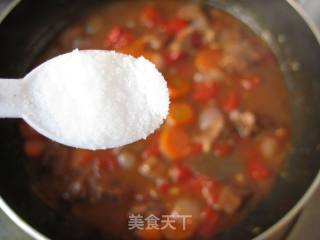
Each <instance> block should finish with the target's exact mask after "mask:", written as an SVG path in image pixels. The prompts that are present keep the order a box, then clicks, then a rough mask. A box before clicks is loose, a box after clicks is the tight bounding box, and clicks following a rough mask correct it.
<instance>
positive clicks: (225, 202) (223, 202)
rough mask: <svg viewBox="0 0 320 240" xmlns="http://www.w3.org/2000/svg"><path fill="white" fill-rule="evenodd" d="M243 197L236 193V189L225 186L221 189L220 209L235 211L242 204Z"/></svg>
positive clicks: (229, 211)
mask: <svg viewBox="0 0 320 240" xmlns="http://www.w3.org/2000/svg"><path fill="white" fill-rule="evenodd" d="M241 203H242V198H241V197H240V195H238V194H236V193H235V191H234V189H232V188H231V187H229V186H225V187H223V188H222V189H221V191H220V196H219V199H218V202H217V205H218V207H219V209H220V210H222V211H223V212H225V213H227V214H233V213H235V212H236V211H237V210H238V209H239V207H240V206H241Z"/></svg>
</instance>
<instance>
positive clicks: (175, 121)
mask: <svg viewBox="0 0 320 240" xmlns="http://www.w3.org/2000/svg"><path fill="white" fill-rule="evenodd" d="M193 119H194V112H193V108H192V107H191V105H190V104H187V103H172V104H171V109H170V113H169V116H168V123H169V124H170V125H173V126H183V125H188V124H190V123H192V122H193Z"/></svg>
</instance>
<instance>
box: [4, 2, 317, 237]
mask: <svg viewBox="0 0 320 240" xmlns="http://www.w3.org/2000/svg"><path fill="white" fill-rule="evenodd" d="M20 2H21V0H12V1H11V2H10V3H8V4H7V6H5V7H4V9H3V10H2V12H1V13H0V24H1V22H2V21H3V20H4V19H5V18H6V17H7V15H9V13H10V12H11V11H12V10H13V9H14V8H15V7H16V6H17V5H18V4H19V3H20ZM286 2H287V3H288V5H289V6H291V7H292V8H293V9H294V10H295V11H296V12H297V13H298V14H299V16H300V17H301V18H302V19H303V20H304V21H305V23H306V24H307V26H308V27H309V28H310V30H311V31H312V33H313V34H314V36H315V37H316V39H317V41H318V43H319V46H320V30H319V29H318V28H317V26H316V24H315V23H314V22H313V20H312V19H311V18H310V17H309V16H308V15H307V14H306V12H305V10H304V9H303V8H302V6H301V5H300V4H299V3H297V2H296V1H295V0H286ZM318 186H320V170H319V172H318V174H317V176H316V177H315V179H314V180H313V182H312V184H311V185H310V186H309V188H308V189H307V190H306V192H305V194H304V195H303V196H302V198H301V199H300V200H299V201H298V202H297V203H296V204H295V205H294V207H292V208H291V209H290V210H289V211H288V212H287V213H286V214H285V215H284V216H283V217H282V218H280V219H279V220H278V221H277V222H276V223H274V224H273V225H272V226H271V227H270V228H268V229H267V230H265V231H264V232H262V233H261V234H259V235H258V236H257V237H255V238H254V239H253V240H263V239H269V238H270V237H271V236H272V234H274V233H277V232H281V230H283V229H284V227H285V226H287V225H288V224H289V223H290V222H291V221H292V220H293V219H294V217H295V216H297V214H298V213H299V212H300V211H301V209H302V208H303V206H304V205H305V204H306V203H307V202H308V201H309V200H310V198H311V197H312V196H313V194H314V193H315V192H316V190H317V188H318ZM0 209H1V210H2V211H3V212H4V213H5V214H6V215H7V216H8V217H9V218H10V219H11V220H12V221H13V222H14V223H15V224H16V225H17V226H18V227H19V228H20V229H22V230H23V231H24V232H25V233H27V234H28V235H29V236H31V237H33V238H34V239H36V240H49V238H47V237H45V236H44V235H43V234H41V233H40V232H39V231H37V230H36V229H35V228H33V227H32V226H30V225H29V224H28V223H26V222H25V221H24V220H23V219H22V218H21V217H19V216H18V215H17V214H16V213H15V212H14V211H13V210H12V209H11V208H10V206H9V205H8V204H7V203H6V202H5V201H4V199H3V198H2V197H1V196H0Z"/></svg>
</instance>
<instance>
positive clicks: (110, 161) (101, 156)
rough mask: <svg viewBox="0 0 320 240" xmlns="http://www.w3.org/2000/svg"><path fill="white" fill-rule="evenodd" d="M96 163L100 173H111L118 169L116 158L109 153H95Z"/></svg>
mask: <svg viewBox="0 0 320 240" xmlns="http://www.w3.org/2000/svg"><path fill="white" fill-rule="evenodd" d="M96 161H98V167H99V169H100V170H102V171H103V170H109V171H110V172H113V171H115V170H116V169H118V167H119V165H118V161H117V158H116V157H115V156H114V155H113V153H112V152H111V151H104V150H102V151H97V152H96Z"/></svg>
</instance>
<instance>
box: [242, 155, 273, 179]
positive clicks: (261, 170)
mask: <svg viewBox="0 0 320 240" xmlns="http://www.w3.org/2000/svg"><path fill="white" fill-rule="evenodd" d="M246 172H247V175H248V176H249V177H251V178H252V179H253V180H256V181H260V180H265V179H267V178H269V177H270V176H271V172H270V170H269V169H268V167H267V166H266V165H265V164H264V163H263V162H262V161H260V160H255V159H253V160H249V161H247V163H246Z"/></svg>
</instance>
